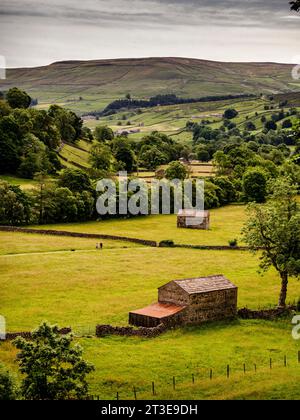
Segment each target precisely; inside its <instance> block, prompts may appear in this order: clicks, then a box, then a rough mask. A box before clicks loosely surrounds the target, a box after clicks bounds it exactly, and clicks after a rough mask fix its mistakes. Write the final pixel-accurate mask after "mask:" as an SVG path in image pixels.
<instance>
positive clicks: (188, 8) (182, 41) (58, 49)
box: [0, 0, 299, 65]
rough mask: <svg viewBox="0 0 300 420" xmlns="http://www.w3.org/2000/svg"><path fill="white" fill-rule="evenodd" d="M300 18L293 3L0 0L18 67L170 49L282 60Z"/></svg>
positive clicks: (1, 33)
mask: <svg viewBox="0 0 300 420" xmlns="http://www.w3.org/2000/svg"><path fill="white" fill-rule="evenodd" d="M296 16H297V15H296V14H295V13H292V12H290V11H289V4H288V0H264V1H261V0H260V1H258V0H84V1H83V0H50V1H49V0H47V1H46V0H0V40H1V43H0V45H1V46H2V49H3V51H4V52H5V54H7V56H8V61H9V62H10V63H11V62H12V63H15V62H17V63H18V65H19V63H20V62H21V61H22V57H23V56H24V60H26V63H27V62H28V63H30V62H33V61H34V63H35V64H36V62H38V60H39V57H38V56H37V51H38V54H41V56H42V57H44V58H43V61H42V62H43V63H45V62H46V63H47V62H48V61H56V60H58V59H64V58H73V57H75V58H82V57H83V58H109V57H115V56H120V54H122V56H133V55H134V56H140V55H144V56H147V55H170V54H171V53H172V54H173V55H182V56H186V55H188V56H194V57H199V58H206V57H207V58H212V59H214V58H217V59H224V58H228V59H229V60H230V59H234V57H237V58H239V56H243V57H244V56H245V55H246V53H247V52H246V51H245V49H243V45H247V48H248V50H247V51H248V54H249V59H253V58H254V59H255V56H256V55H257V54H259V57H263V58H264V56H265V54H264V52H263V51H266V56H267V55H268V56H270V51H271V52H272V59H273V60H275V59H276V57H278V61H282V60H280V57H284V58H285V59H289V57H290V52H289V51H290V50H291V49H295V45H298V44H297V43H296V40H295V38H296V33H297V31H299V19H297V17H296ZM41 33H43V37H40V34H41ZM279 33H280V35H279ZM224 34H225V35H224ZM25 39H26V41H25ZM279 44H280V47H279ZM97 45H99V47H98V48H97ZM120 45H122V47H120ZM241 45H242V46H241ZM33 47H34V48H35V50H34V48H33ZM33 50H34V51H35V52H33ZM3 51H2V52H1V47H0V54H3ZM258 51H259V53H258ZM297 53H298V51H295V54H297ZM33 55H34V58H31V57H32V56H33ZM25 56H26V57H25ZM257 56H258V55H257ZM273 57H274V58H273ZM41 60H42V58H41Z"/></svg>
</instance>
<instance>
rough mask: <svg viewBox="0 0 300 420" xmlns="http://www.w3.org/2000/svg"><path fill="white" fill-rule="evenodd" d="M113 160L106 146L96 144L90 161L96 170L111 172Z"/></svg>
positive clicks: (91, 152) (92, 149)
mask: <svg viewBox="0 0 300 420" xmlns="http://www.w3.org/2000/svg"><path fill="white" fill-rule="evenodd" d="M113 160H114V158H113V155H112V152H111V150H110V148H109V147H108V146H106V145H105V144H95V145H94V146H93V147H92V148H91V151H90V157H89V161H90V163H91V165H92V167H93V168H94V169H100V170H103V171H109V170H110V169H111V166H112V163H113Z"/></svg>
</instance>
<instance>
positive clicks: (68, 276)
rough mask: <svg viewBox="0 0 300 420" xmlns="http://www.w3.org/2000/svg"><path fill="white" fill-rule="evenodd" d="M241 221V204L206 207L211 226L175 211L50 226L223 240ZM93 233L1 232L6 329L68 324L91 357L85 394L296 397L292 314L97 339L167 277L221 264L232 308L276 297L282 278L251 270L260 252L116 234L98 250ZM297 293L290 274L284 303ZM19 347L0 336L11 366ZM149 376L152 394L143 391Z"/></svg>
mask: <svg viewBox="0 0 300 420" xmlns="http://www.w3.org/2000/svg"><path fill="white" fill-rule="evenodd" d="M245 218H246V215H245V208H244V207H243V206H228V207H224V208H222V209H218V210H214V211H213V212H212V230H211V231H209V232H196V231H190V230H185V229H183V230H180V229H177V228H176V218H175V216H151V217H144V218H137V219H131V220H114V221H105V222H97V223H96V222H95V223H85V224H74V225H60V226H59V225H53V226H51V228H52V229H63V230H70V231H78V232H93V233H107V234H118V235H124V236H133V237H140V238H145V239H155V240H160V239H166V238H168V239H174V240H175V241H176V242H178V243H194V244H202V243H207V244H226V243H227V241H228V240H229V239H232V238H234V237H237V236H238V235H239V232H240V229H241V226H242V224H243V220H245ZM231 226H232V227H231ZM45 228H46V227H45ZM96 242H97V241H95V240H90V239H81V238H65V237H52V236H42V235H31V234H23V233H6V232H0V276H1V285H2V287H1V314H3V315H5V317H6V321H7V330H8V331H10V332H17V331H27V330H31V329H33V328H34V327H36V326H37V325H38V324H39V323H40V322H42V321H44V320H47V321H49V322H50V323H52V324H55V323H57V324H59V325H60V326H71V327H72V329H73V332H74V334H75V336H76V341H78V342H79V343H80V344H81V345H82V347H83V349H84V356H85V358H86V359H87V360H89V361H91V362H93V363H94V364H95V367H96V370H95V372H94V373H92V374H91V375H90V376H89V383H90V391H91V393H93V394H95V395H99V396H100V398H108V399H114V398H115V397H116V393H117V392H119V395H120V398H124V399H132V398H133V392H132V390H133V387H136V389H137V392H138V398H154V399H156V398H157V399H164V398H169V399H177V398H178V399H190V398H195V399H197V398H201V399H212V398H216V399H248V398H251V399H256V398H257V399H261V398H280V399H287V398H293V399H298V398H299V397H300V392H299V387H297V383H299V378H300V365H299V364H298V363H297V354H298V351H299V350H300V342H299V341H296V340H293V338H292V335H291V331H292V324H291V319H290V318H288V319H282V320H278V321H272V322H271V321H255V320H250V321H246V320H238V319H237V320H235V321H230V322H227V321H224V322H217V323H211V324H206V325H202V326H199V327H192V328H191V327H189V328H188V327H187V328H178V329H174V330H171V331H169V332H167V333H165V334H163V335H161V336H160V337H157V338H155V339H141V338H125V337H106V338H102V339H98V338H95V337H94V331H95V326H96V325H97V324H98V323H101V324H112V325H124V326H125V325H127V323H128V312H129V311H130V310H133V309H137V308H140V307H143V306H145V305H148V304H150V303H153V302H155V301H156V299H157V288H158V287H159V286H161V285H163V284H165V283H167V282H168V281H170V280H173V279H182V278H190V277H196V276H206V275H210V274H220V273H223V274H224V275H226V276H227V277H228V278H229V279H230V280H231V281H232V282H233V283H235V284H236V285H237V286H238V288H239V298H238V306H239V307H240V308H242V307H245V306H247V307H249V308H253V309H254V308H259V307H261V308H262V307H270V306H274V305H276V303H277V299H278V294H279V286H280V282H279V279H278V276H277V274H276V272H275V271H273V270H270V271H269V272H268V273H266V274H265V275H264V276H262V275H260V274H259V273H258V271H257V269H258V263H259V255H258V256H253V255H252V254H250V253H249V252H247V251H200V250H193V249H171V248H167V249H163V248H150V247H144V246H139V245H133V244H131V243H127V242H123V241H122V242H119V241H102V242H103V244H104V247H103V250H102V251H100V250H96V249H95V244H96ZM71 249H73V250H75V251H73V252H72V251H71ZM299 292H300V289H299V283H298V282H297V281H296V280H293V279H292V280H291V282H290V285H289V292H288V301H290V302H293V301H295V300H297V299H298V298H299V295H300V293H299ZM15 356H16V351H15V349H14V347H13V345H12V343H9V342H6V343H2V344H1V345H0V360H1V361H2V362H4V363H5V365H6V366H8V367H10V368H11V369H12V370H13V371H15V372H17V366H16V363H15ZM284 356H287V361H288V364H287V367H284V365H283V360H284ZM270 358H272V367H273V369H272V370H270V367H269V363H270ZM228 364H229V365H230V369H231V371H230V372H231V375H230V378H229V379H227V378H226V366H227V365H228ZM244 364H245V365H246V374H244V372H243V365H244ZM254 365H256V372H255V371H254ZM210 369H212V370H213V378H212V380H210V379H209V373H210ZM192 375H194V377H195V383H194V384H193V383H192ZM173 376H175V377H176V390H175V391H174V390H173V385H172V381H173V379H172V378H173ZM19 379H20V378H19ZM152 381H154V382H155V388H156V395H155V396H152V395H151V383H152Z"/></svg>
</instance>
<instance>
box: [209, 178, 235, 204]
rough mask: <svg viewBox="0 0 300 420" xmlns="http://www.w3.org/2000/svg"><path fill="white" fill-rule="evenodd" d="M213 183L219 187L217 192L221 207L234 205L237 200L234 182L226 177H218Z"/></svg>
mask: <svg viewBox="0 0 300 420" xmlns="http://www.w3.org/2000/svg"><path fill="white" fill-rule="evenodd" d="M213 183H214V184H215V185H216V186H217V187H219V188H218V189H217V190H216V193H217V196H218V199H219V203H220V205H221V206H223V205H226V204H229V203H233V202H234V201H236V199H237V191H236V187H235V185H234V184H233V182H232V181H231V180H230V179H229V178H228V177H226V176H221V177H216V178H214V179H213Z"/></svg>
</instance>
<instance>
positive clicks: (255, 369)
mask: <svg viewBox="0 0 300 420" xmlns="http://www.w3.org/2000/svg"><path fill="white" fill-rule="evenodd" d="M256 371H257V366H256V364H255V363H254V372H256Z"/></svg>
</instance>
